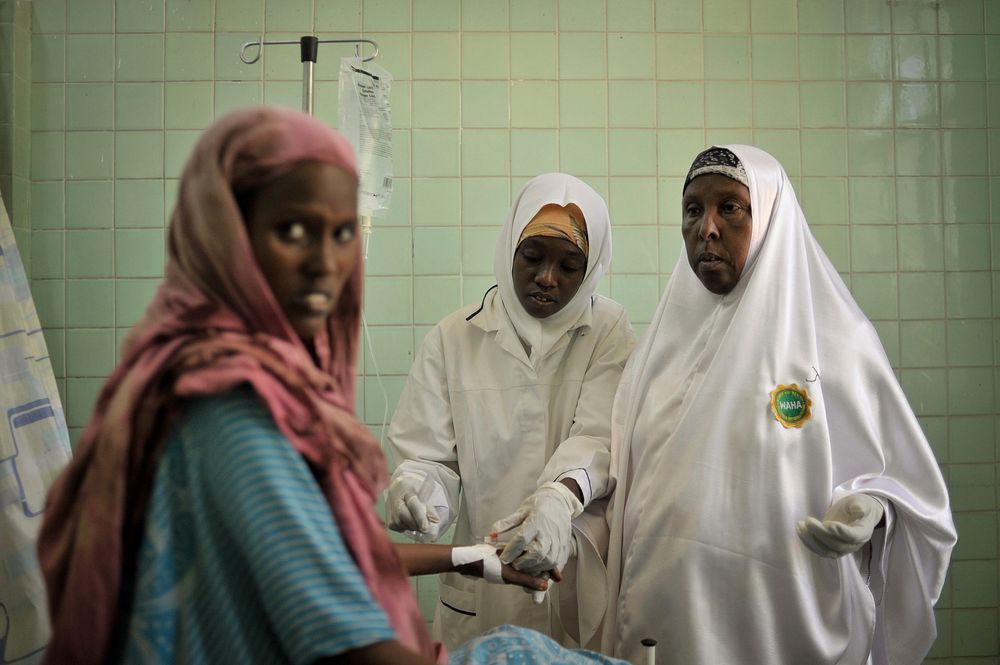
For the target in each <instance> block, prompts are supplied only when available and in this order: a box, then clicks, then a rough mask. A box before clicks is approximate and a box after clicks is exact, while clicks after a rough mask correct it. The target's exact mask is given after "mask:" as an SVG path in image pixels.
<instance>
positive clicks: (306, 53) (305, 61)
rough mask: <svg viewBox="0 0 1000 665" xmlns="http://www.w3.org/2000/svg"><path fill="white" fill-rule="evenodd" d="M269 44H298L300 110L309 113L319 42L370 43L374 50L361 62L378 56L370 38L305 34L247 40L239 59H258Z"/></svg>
mask: <svg viewBox="0 0 1000 665" xmlns="http://www.w3.org/2000/svg"><path fill="white" fill-rule="evenodd" d="M271 44H298V45H299V52H300V54H301V57H302V110H303V111H304V112H305V113H308V114H309V115H312V114H313V76H314V72H313V70H314V69H315V67H316V57H317V55H318V53H319V45H320V44H371V45H372V46H374V47H375V52H374V53H373V54H371V55H370V56H367V57H365V58H362V62H368V61H369V60H374V59H375V57H376V56H378V44H376V43H375V42H374V41H372V40H371V39H318V38H316V37H313V36H311V35H305V36H303V37H302V38H300V39H299V40H297V41H296V40H276V41H269V42H266V41H264V40H263V39H260V40H257V41H255V42H247V43H245V44H244V45H243V46H242V47H240V60H242V61H243V62H244V63H246V64H248V65H252V64H253V63H255V62H257V61H258V60H260V55H261V52H262V51H263V50H264V46H269V45H271ZM253 46H256V47H257V55H256V56H254V57H253V58H252V59H247V55H246V52H247V49H248V48H251V47H253Z"/></svg>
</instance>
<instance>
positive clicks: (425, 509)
mask: <svg viewBox="0 0 1000 665" xmlns="http://www.w3.org/2000/svg"><path fill="white" fill-rule="evenodd" d="M385 521H386V526H388V527H389V528H390V529H392V530H393V531H400V532H402V533H405V534H406V535H408V536H409V537H411V538H413V539H414V540H418V541H420V542H422V543H426V542H430V541H432V540H437V538H438V537H439V536H440V535H441V532H442V531H444V530H445V529H446V528H447V527H448V524H449V523H450V522H451V509H450V507H449V506H448V499H447V496H446V494H445V491H444V488H442V487H441V486H440V485H439V484H438V483H437V482H436V481H435V480H434V478H433V477H431V476H430V475H427V474H424V475H421V474H419V473H412V472H404V473H401V474H399V475H397V476H396V477H395V478H393V479H392V483H390V484H389V491H388V494H387V496H386V501H385Z"/></svg>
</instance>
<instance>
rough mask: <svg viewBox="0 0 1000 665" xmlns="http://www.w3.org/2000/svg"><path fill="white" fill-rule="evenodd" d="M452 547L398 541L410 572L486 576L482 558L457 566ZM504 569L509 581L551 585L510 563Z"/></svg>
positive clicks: (556, 576)
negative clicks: (454, 561) (452, 554)
mask: <svg viewBox="0 0 1000 665" xmlns="http://www.w3.org/2000/svg"><path fill="white" fill-rule="evenodd" d="M451 550H452V546H451V545H432V544H426V545H422V544H418V543H396V553H397V554H398V555H399V558H400V560H401V561H402V562H403V568H405V569H406V572H407V573H409V574H410V575H411V576H413V575H435V574H437V573H461V574H462V575H469V576H471V577H482V576H483V562H482V561H473V562H472V563H467V564H464V565H461V566H456V565H455V564H453V563H452V562H451ZM501 573H502V575H503V579H504V582H505V583H507V584H517V585H519V586H523V587H527V588H529V589H535V590H537V591H542V590H544V589H546V588H547V587H548V582H547V581H546V580H545V579H544V578H541V577H535V576H533V575H529V574H528V573H523V572H521V571H519V570H514V569H513V568H511V567H510V566H508V565H507V564H503V566H502V568H501ZM552 578H553V579H555V580H557V581H558V580H559V579H561V576H560V575H559V572H558V571H553V573H552Z"/></svg>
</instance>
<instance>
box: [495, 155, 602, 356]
mask: <svg viewBox="0 0 1000 665" xmlns="http://www.w3.org/2000/svg"><path fill="white" fill-rule="evenodd" d="M549 205H553V206H560V207H563V208H567V207H569V208H570V209H571V206H576V207H577V208H579V210H580V211H581V212H582V213H583V218H584V221H585V222H586V238H587V241H588V251H587V252H585V253H586V254H587V271H586V274H585V275H584V278H583V283H582V284H581V285H580V289H579V290H578V291H577V292H576V295H574V296H573V299H572V300H570V302H569V303H567V304H566V306H565V307H563V309H561V310H560V311H558V312H556V313H555V314H553V315H552V316H549V317H546V318H544V319H536V318H535V317H533V316H531V315H530V314H528V312H527V311H525V309H524V307H523V306H522V305H521V301H520V300H519V299H518V297H517V293H516V291H515V290H514V280H513V277H512V275H511V270H512V269H513V266H514V254H515V252H516V251H517V246H518V245H519V244H520V242H521V240H522V237H521V236H522V233H523V232H524V230H525V228H526V227H527V226H528V223H529V222H531V220H532V219H533V218H535V216H536V215H537V214H538V212H539V211H540V210H542V208H544V207H545V206H549ZM610 265H611V220H610V217H609V215H608V206H607V204H606V203H605V202H604V199H602V198H601V196H600V194H598V193H597V192H595V191H594V190H593V189H592V188H591V187H590V185H588V184H587V183H585V182H583V181H582V180H580V179H579V178H575V177H573V176H571V175H567V174H565V173H545V174H543V175H540V176H536V177H534V178H532V179H531V180H529V181H528V182H527V183H526V184H525V185H524V187H523V188H522V189H521V192H520V193H519V194H518V196H517V198H516V199H515V201H514V204H513V206H512V207H511V210H510V213H509V214H508V216H507V221H506V223H505V224H504V226H503V228H502V229H501V230H500V237H499V238H498V239H497V248H496V254H495V258H494V261H493V272H494V275H495V276H496V280H497V285H498V287H499V294H500V300H501V302H502V304H503V308H504V310H505V312H506V314H507V316H508V317H509V318H510V320H511V323H512V324H513V326H514V329H515V330H516V331H517V334H518V336H519V337H520V338H521V340H522V342H524V343H525V344H526V345H527V346H528V347H529V348H530V358H531V360H532V362H533V363H537V362H540V361H541V359H543V358H544V357H545V355H546V354H547V353H548V352H549V350H551V348H552V346H553V345H554V344H555V343H556V341H557V340H559V338H561V337H562V336H563V335H564V334H565V333H566V331H568V330H570V329H571V328H572V327H573V326H575V325H576V324H577V323H578V322H579V321H580V319H581V317H582V316H583V315H584V313H585V312H587V311H589V308H590V305H591V297H592V296H593V295H594V292H595V291H596V290H597V285H598V283H599V282H600V280H601V277H603V276H604V273H605V272H607V270H608V268H609V267H610Z"/></svg>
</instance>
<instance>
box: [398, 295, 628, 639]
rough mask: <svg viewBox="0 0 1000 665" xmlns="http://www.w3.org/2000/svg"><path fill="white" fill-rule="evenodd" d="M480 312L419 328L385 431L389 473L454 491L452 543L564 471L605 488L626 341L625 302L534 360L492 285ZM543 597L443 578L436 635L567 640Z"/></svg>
mask: <svg viewBox="0 0 1000 665" xmlns="http://www.w3.org/2000/svg"><path fill="white" fill-rule="evenodd" d="M478 309H480V308H479V306H478V305H476V306H471V307H468V308H465V309H462V310H460V311H458V312H455V313H454V314H452V315H451V316H449V317H447V318H446V319H444V320H443V321H441V322H440V323H439V324H438V325H437V326H435V327H434V329H433V330H431V331H430V332H429V333H428V334H427V336H426V338H425V339H424V341H423V344H422V345H421V348H420V351H419V353H418V354H417V357H416V359H415V360H414V363H413V367H412V369H411V371H410V375H409V378H408V379H407V382H406V386H405V387H404V389H403V392H402V395H401V396H400V400H399V405H398V407H397V409H396V412H395V415H394V417H393V420H392V424H391V426H390V429H389V445H390V447H391V451H392V453H393V454H394V456H395V459H396V460H397V462H399V466H398V468H397V471H396V473H397V474H398V473H401V472H404V471H416V472H418V473H423V472H428V473H430V474H432V475H433V477H434V478H435V479H437V480H438V482H439V483H440V484H441V485H442V486H443V487H444V488H445V489H446V491H447V495H448V500H449V503H450V505H451V506H452V508H453V509H454V508H457V507H458V506H459V495H460V493H461V495H462V499H463V500H462V502H461V508H460V509H459V510H458V517H457V524H456V528H455V535H454V539H453V542H454V543H456V544H469V543H473V542H481V541H482V539H483V537H484V536H485V535H486V534H487V533H488V532H489V530H490V527H491V526H492V524H493V522H494V521H496V520H498V519H500V518H502V517H506V516H507V515H509V514H510V513H512V512H513V511H514V510H516V509H517V507H518V506H519V505H520V503H521V501H522V500H523V499H524V498H525V497H526V496H528V495H529V494H531V493H532V492H533V491H534V490H535V489H536V488H537V487H538V486H539V485H540V484H541V483H544V482H547V481H550V480H554V479H557V478H558V477H560V475H562V474H564V473H566V472H569V471H573V470H580V469H582V470H583V471H585V473H586V479H588V480H589V483H590V487H589V488H584V490H585V492H584V493H585V495H589V496H592V497H595V498H597V497H601V496H603V495H604V494H606V493H607V492H608V490H609V487H608V464H609V448H610V427H611V423H610V408H611V402H612V399H613V397H614V393H615V389H616V387H617V385H618V379H619V377H620V375H621V372H622V368H623V367H624V364H625V361H626V360H627V358H628V355H629V353H630V351H631V349H632V347H633V345H634V336H633V333H632V329H631V326H630V325H629V322H628V317H627V315H626V312H625V310H624V308H623V307H622V306H621V305H619V304H618V303H616V302H614V301H612V300H609V299H607V298H604V297H602V296H599V295H593V296H591V297H590V306H589V307H586V308H585V309H584V311H583V314H582V315H581V316H580V318H579V319H578V320H577V322H576V323H575V324H574V325H572V326H571V327H570V329H569V330H567V331H566V332H565V334H564V335H563V336H562V337H560V338H559V339H557V340H555V343H554V344H553V345H552V346H551V347H550V348H549V349H548V352H547V353H546V354H545V355H544V356H543V357H542V358H541V359H540V361H538V362H535V363H533V362H530V361H529V358H528V355H527V354H526V352H525V349H524V346H523V345H522V343H521V341H520V340H519V338H518V335H517V333H516V332H515V330H514V327H513V325H512V323H511V321H510V319H509V317H507V316H506V315H505V312H504V310H503V305H502V302H501V299H500V297H499V296H498V295H497V290H496V289H494V290H492V291H490V292H489V293H488V294H487V295H486V298H485V300H484V302H483V305H482V309H481V311H479V312H478V313H476V314H475V315H473V316H470V315H472V314H473V313H474V312H476V310H478ZM467 319H468V320H467ZM588 490H589V491H588ZM553 586H555V587H557V586H558V585H553ZM547 596H548V597H547V598H546V601H545V603H543V604H541V605H534V604H532V602H531V595H530V594H527V593H525V592H524V591H523V590H522V589H520V588H518V587H513V586H503V585H491V584H489V583H487V582H485V581H483V580H474V579H469V578H465V577H462V576H460V575H457V574H446V575H442V576H441V579H440V600H441V602H440V603H439V604H438V606H437V612H436V616H435V633H436V635H435V637H437V638H438V639H441V640H443V641H444V643H445V645H446V646H448V647H449V648H454V647H455V646H457V645H459V644H461V643H462V642H464V641H466V640H467V639H469V638H471V637H473V636H475V635H477V634H479V633H482V632H483V631H485V630H487V629H489V628H491V627H493V626H497V625H500V624H504V623H513V624H517V625H521V626H527V627H530V628H534V629H536V630H539V631H541V632H543V633H546V634H548V635H551V636H553V637H554V638H556V639H558V640H561V641H563V642H564V643H567V644H570V645H572V643H571V641H570V640H568V639H567V638H566V637H565V635H564V632H563V628H562V626H561V625H560V621H559V617H558V609H557V607H558V605H557V603H556V599H555V598H554V594H553V592H550V593H549V594H547Z"/></svg>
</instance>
